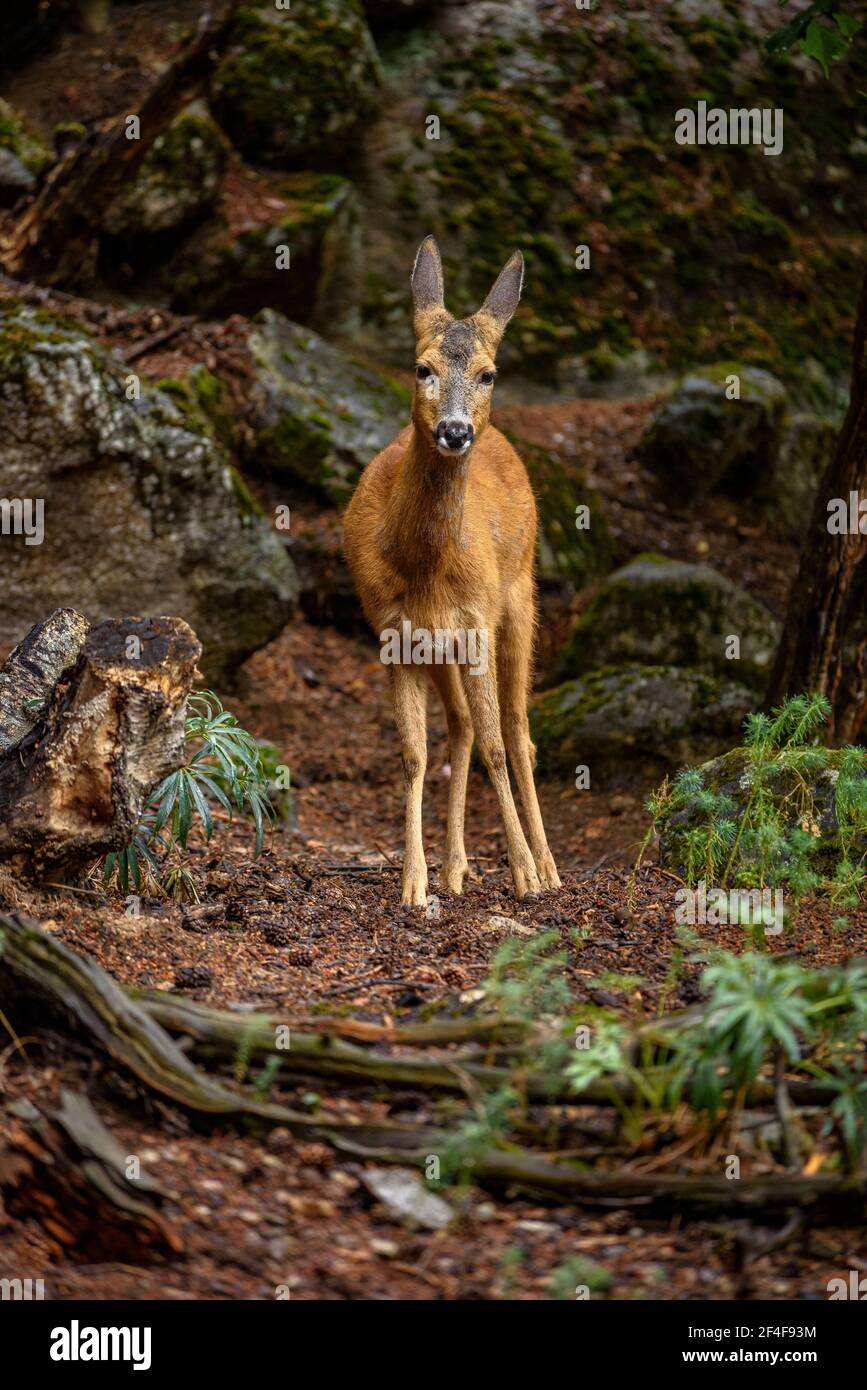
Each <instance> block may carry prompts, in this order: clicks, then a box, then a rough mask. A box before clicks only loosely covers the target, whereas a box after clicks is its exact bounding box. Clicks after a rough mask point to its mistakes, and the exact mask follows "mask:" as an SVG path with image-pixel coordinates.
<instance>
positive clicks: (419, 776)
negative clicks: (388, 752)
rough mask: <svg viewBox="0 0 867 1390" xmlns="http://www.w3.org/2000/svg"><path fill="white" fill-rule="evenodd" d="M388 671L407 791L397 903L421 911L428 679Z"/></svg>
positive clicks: (409, 671)
mask: <svg viewBox="0 0 867 1390" xmlns="http://www.w3.org/2000/svg"><path fill="white" fill-rule="evenodd" d="M390 669H391V673H392V674H391V690H392V700H393V703H394V718H395V723H396V724H397V732H398V735H399V737H400V751H401V757H402V759H403V779H404V786H405V789H406V838H405V845H404V852H403V883H402V889H401V897H400V900H401V902H402V903H403V904H404V905H405V906H407V907H424V905H425V903H426V901H427V864H426V863H425V858H424V842H423V840H422V833H421V799H422V790H423V788H424V774H425V769H426V767H427V708H426V703H427V698H426V697H427V678H426V675H425V672H424V668H420V667H416V666H392V667H391V668H390Z"/></svg>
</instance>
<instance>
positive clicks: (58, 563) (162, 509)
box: [0, 304, 297, 680]
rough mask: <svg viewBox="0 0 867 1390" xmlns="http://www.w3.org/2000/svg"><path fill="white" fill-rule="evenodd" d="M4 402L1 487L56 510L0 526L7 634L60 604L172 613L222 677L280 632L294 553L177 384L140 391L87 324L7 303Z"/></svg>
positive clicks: (1, 364)
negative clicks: (26, 527) (177, 394)
mask: <svg viewBox="0 0 867 1390" xmlns="http://www.w3.org/2000/svg"><path fill="white" fill-rule="evenodd" d="M137 392H140V394H139V395H137ZM0 412H2V415H3V419H4V422H5V432H4V440H3V470H2V471H3V486H4V491H5V493H6V495H7V497H9V498H13V499H19V500H21V501H24V500H25V499H30V501H32V502H41V504H42V507H43V509H44V534H43V536H42V537H41V539H38V540H36V542H35V543H30V541H29V540H28V535H27V532H26V531H22V529H21V527H19V530H18V533H17V534H15V533H13V534H7V535H5V536H4V537H3V538H2V546H3V605H2V610H0V645H4V644H11V643H12V642H13V641H14V640H15V639H16V637H17V635H20V633H21V632H22V631H24V630H25V629H26V628H27V627H28V626H30V625H31V624H32V623H34V622H36V621H37V620H38V619H40V618H42V617H44V616H45V614H46V613H49V612H51V611H52V610H53V609H55V608H59V607H74V608H76V609H78V610H79V611H80V612H82V613H84V614H85V615H86V616H87V617H88V618H90V619H97V618H102V617H106V616H110V615H111V616H118V615H124V614H139V615H146V614H148V613H151V614H153V613H172V614H175V615H177V616H178V617H182V618H184V619H186V620H187V622H189V623H190V624H191V625H192V626H193V628H194V629H195V631H196V633H197V635H198V636H199V638H200V640H201V641H202V643H203V646H204V652H205V655H204V669H205V671H206V672H207V674H208V676H209V678H211V679H212V680H221V679H224V678H225V677H226V676H227V675H229V674H230V673H231V672H232V670H233V668H234V667H235V666H236V665H237V664H238V663H239V662H240V661H242V660H243V659H244V658H245V657H246V656H247V655H248V654H249V653H250V652H251V651H254V650H256V648H258V647H260V646H262V645H264V643H266V642H267V641H269V640H270V639H271V638H272V637H273V636H274V635H275V634H276V633H277V632H279V631H280V629H281V627H282V626H283V625H284V624H285V622H286V621H287V619H288V618H289V616H290V615H291V612H292V608H293V605H294V602H295V598H296V589H297V585H296V579H295V574H294V570H293V568H292V564H291V562H290V561H289V559H288V557H287V556H286V553H285V551H284V549H283V547H282V545H281V544H280V541H279V540H278V538H277V536H276V534H275V533H274V531H272V529H271V528H270V526H269V525H268V522H267V521H266V520H265V518H264V517H263V516H262V515H261V514H260V513H259V511H258V509H257V508H256V507H255V504H253V503H252V499H249V500H248V501H246V502H242V500H241V499H240V497H239V492H238V487H237V483H236V479H235V477H234V476H233V470H232V468H231V464H230V461H229V458H228V456H227V455H226V453H225V452H224V451H223V450H222V449H221V448H220V446H219V445H218V444H217V443H216V442H215V440H214V438H213V437H212V436H211V435H210V434H209V433H208V432H207V430H206V429H205V428H204V426H203V423H202V420H201V418H200V417H198V416H197V415H195V413H191V412H190V411H189V410H187V409H184V408H183V407H182V405H181V404H179V403H178V401H177V400H176V399H175V398H174V397H173V395H172V394H170V393H169V392H166V391H161V390H158V389H155V388H152V387H149V386H146V385H140V387H139V385H138V384H137V378H135V377H133V376H131V374H130V373H129V370H128V368H127V367H126V366H125V364H124V363H123V362H122V361H121V360H120V359H119V358H116V357H115V356H113V355H112V354H110V353H107V352H105V351H104V350H103V349H102V348H100V347H99V346H98V345H97V344H96V343H95V342H94V341H93V339H91V338H90V337H88V335H87V333H86V332H85V331H84V330H83V329H82V328H80V327H79V326H78V325H77V324H75V323H72V322H65V321H60V320H57V319H53V318H51V317H49V316H48V315H46V314H43V313H41V312H39V311H37V310H33V309H30V308H26V307H21V306H15V305H10V304H7V305H5V306H3V308H2V310H0ZM35 515H37V516H38V510H37V512H36V513H35ZM31 535H33V536H34V537H36V536H37V531H36V530H35V529H32V530H31Z"/></svg>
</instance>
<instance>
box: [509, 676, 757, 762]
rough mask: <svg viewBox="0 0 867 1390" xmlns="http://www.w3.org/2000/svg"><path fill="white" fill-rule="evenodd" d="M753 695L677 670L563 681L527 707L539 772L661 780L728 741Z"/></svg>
mask: <svg viewBox="0 0 867 1390" xmlns="http://www.w3.org/2000/svg"><path fill="white" fill-rule="evenodd" d="M754 705H755V697H754V696H753V695H752V694H751V693H750V691H748V690H747V689H745V687H744V686H741V685H737V684H735V683H734V682H731V681H723V680H720V679H719V678H718V677H717V676H709V675H705V674H704V673H702V672H700V671H689V670H685V669H684V668H683V667H678V666H637V665H634V666H608V667H603V668H601V669H600V670H597V671H591V672H589V673H588V674H587V675H586V676H582V677H581V678H580V679H578V680H573V681H566V682H565V683H564V684H563V685H559V686H557V688H556V689H555V690H551V691H548V692H546V693H545V694H543V695H541V696H539V697H538V698H537V699H536V700H535V701H534V702H533V705H532V706H531V710H530V727H531V732H532V735H533V738H534V740H535V742H536V747H537V758H538V767H539V770H540V772H542V773H545V774H548V775H551V776H557V777H559V778H562V779H564V780H569V781H572V780H573V779H574V775H575V772H574V770H575V768H576V767H579V766H582V765H584V766H587V767H588V768H589V771H590V782H591V785H592V786H598V785H599V783H600V782H601V783H603V784H604V783H611V782H613V781H624V782H626V781H638V780H642V779H645V778H647V777H648V776H649V775H662V773H664V772H667V771H670V770H672V769H673V768H676V767H678V766H680V765H681V764H683V763H684V762H687V761H694V760H695V759H696V757H706V756H708V755H709V754H711V753H715V752H718V751H719V750H720V749H721V748H724V747H725V746H726V745H727V744H730V743H731V742H732V739H733V737H734V736H735V735H736V734H737V732H738V730H739V729H740V726H741V724H742V722H743V720H744V717H745V716H746V715H747V714H748V713H749V711H750V710H751V709H752V708H753V707H754Z"/></svg>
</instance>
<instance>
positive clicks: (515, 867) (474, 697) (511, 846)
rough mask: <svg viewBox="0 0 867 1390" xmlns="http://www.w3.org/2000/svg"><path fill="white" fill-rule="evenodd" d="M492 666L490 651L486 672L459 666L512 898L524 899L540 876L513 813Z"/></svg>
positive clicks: (536, 890)
mask: <svg viewBox="0 0 867 1390" xmlns="http://www.w3.org/2000/svg"><path fill="white" fill-rule="evenodd" d="M491 646H493V643H491ZM494 664H495V654H494V652H493V651H491V652H489V662H488V669H487V670H486V671H484V672H483V671H482V670H481V669H480V668H478V667H467V666H462V667H461V678H462V681H463V687H464V691H465V693H466V697H467V703H468V705H469V707H470V714H471V716H472V720H473V728H474V729H475V731H476V738H477V739H478V741H479V751H480V753H481V755H482V760H483V761H484V764H485V767H486V768H487V769H488V776H489V777H490V779H491V782H492V784H493V787H494V790H495V792H496V793H497V800H498V802H499V803H500V815H501V817H502V821H503V829H504V830H505V832H506V851H507V853H508V856H509V867H510V868H511V870H512V878H513V880H514V884H515V896H516V897H518V898H523V897H525V896H526V894H527V893H538V892H539V875H538V874H537V872H536V865H535V864H534V863H533V856H532V854H531V853H530V850H529V846H528V845H527V841H526V839H525V838H524V832H523V830H522V829H521V822H520V821H519V820H518V812H517V811H516V810H515V802H514V798H513V796H512V788H511V786H510V785H509V773H508V770H507V767H506V749H505V745H504V744H503V735H502V731H501V728H500V706H499V700H498V699H497V678H496V674H495V670H494Z"/></svg>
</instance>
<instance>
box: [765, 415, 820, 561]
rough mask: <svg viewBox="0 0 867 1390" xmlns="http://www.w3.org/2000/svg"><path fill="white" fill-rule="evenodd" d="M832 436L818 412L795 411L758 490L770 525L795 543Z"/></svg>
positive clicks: (801, 532) (806, 522)
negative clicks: (774, 458)
mask: <svg viewBox="0 0 867 1390" xmlns="http://www.w3.org/2000/svg"><path fill="white" fill-rule="evenodd" d="M836 439H837V431H836V429H835V428H834V426H833V425H832V424H831V422H830V421H829V420H826V419H824V418H823V417H822V416H820V415H815V414H813V413H812V412H809V411H798V412H796V413H795V414H793V415H791V416H789V417H788V418H787V420H786V424H785V429H784V431H783V437H782V439H781V440H780V448H779V452H778V454H777V458H776V461H775V464H774V468H773V473H772V475H771V478H770V480H769V482H768V484H767V485H766V486H763V487H762V488H761V490H760V492H759V496H758V500H759V501H760V502H761V505H762V508H763V510H764V513H765V515H766V517H767V519H768V522H769V524H770V526H771V528H772V529H773V530H774V531H775V532H777V534H778V535H781V536H785V537H786V538H787V539H788V540H791V541H795V542H796V543H797V544H798V545H800V544H801V543H802V542H803V539H804V536H805V535H806V533H807V528H808V526H809V524H810V518H811V516H812V514H813V504H814V503H815V500H816V493H817V492H818V490H819V484H820V483H821V481H822V478H823V476H824V473H825V469H826V468H827V466H828V464H829V462H830V460H831V455H832V454H833V452H834V445H835V442H836Z"/></svg>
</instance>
